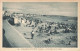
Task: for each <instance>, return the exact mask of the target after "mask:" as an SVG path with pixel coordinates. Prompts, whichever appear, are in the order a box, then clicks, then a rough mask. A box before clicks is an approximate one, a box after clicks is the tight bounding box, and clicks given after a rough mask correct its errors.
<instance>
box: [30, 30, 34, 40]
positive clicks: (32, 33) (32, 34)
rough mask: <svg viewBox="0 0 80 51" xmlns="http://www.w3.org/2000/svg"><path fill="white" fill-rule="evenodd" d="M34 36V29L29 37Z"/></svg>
mask: <svg viewBox="0 0 80 51" xmlns="http://www.w3.org/2000/svg"><path fill="white" fill-rule="evenodd" d="M33 37H34V31H32V32H31V39H33Z"/></svg>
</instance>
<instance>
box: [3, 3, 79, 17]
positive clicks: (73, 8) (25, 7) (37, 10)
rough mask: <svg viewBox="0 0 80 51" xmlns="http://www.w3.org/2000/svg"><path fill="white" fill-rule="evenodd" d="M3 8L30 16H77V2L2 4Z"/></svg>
mask: <svg viewBox="0 0 80 51" xmlns="http://www.w3.org/2000/svg"><path fill="white" fill-rule="evenodd" d="M3 8H5V9H4V10H9V11H13V12H22V13H31V14H45V15H63V16H76V17H77V16H78V11H77V10H78V3H77V2H3Z"/></svg>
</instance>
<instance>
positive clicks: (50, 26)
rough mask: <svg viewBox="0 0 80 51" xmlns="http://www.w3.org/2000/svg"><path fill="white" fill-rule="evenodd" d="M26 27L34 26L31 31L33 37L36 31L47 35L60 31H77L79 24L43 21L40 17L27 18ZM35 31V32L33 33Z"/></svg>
mask: <svg viewBox="0 0 80 51" xmlns="http://www.w3.org/2000/svg"><path fill="white" fill-rule="evenodd" d="M24 25H25V26H26V27H27V26H28V27H32V28H33V30H32V32H31V34H32V37H33V36H34V34H35V33H43V34H47V35H53V34H59V33H77V25H76V24H68V23H64V22H49V21H42V20H40V19H32V20H28V19H26V21H25V24H24ZM33 32H34V33H33Z"/></svg>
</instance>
